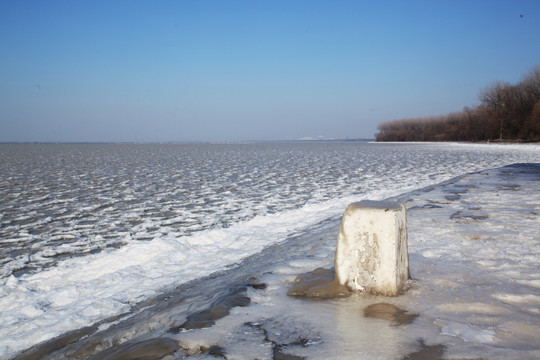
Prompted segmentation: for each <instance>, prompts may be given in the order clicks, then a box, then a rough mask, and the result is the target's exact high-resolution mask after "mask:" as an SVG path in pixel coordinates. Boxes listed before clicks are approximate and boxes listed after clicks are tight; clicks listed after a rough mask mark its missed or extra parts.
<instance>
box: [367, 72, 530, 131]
mask: <svg viewBox="0 0 540 360" xmlns="http://www.w3.org/2000/svg"><path fill="white" fill-rule="evenodd" d="M378 130H379V132H378V133H377V134H375V138H376V140H377V141H493V140H498V141H540V65H539V66H536V67H535V68H533V69H532V70H531V71H529V73H527V74H526V75H525V76H524V77H523V79H522V80H521V81H520V82H519V83H518V84H515V85H512V84H509V83H506V82H500V81H498V82H495V83H494V84H492V85H490V86H488V87H487V88H485V89H483V90H482V91H481V92H480V105H478V106H476V107H465V108H464V109H463V110H462V111H460V112H455V113H451V114H448V115H443V116H435V117H427V118H414V119H402V120H395V121H389V122H385V123H382V124H380V125H379V126H378Z"/></svg>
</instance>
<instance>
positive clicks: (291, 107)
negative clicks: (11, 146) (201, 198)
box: [0, 0, 540, 141]
mask: <svg viewBox="0 0 540 360" xmlns="http://www.w3.org/2000/svg"><path fill="white" fill-rule="evenodd" d="M537 64H540V1H539V0H529V1H524V0H506V1H497V0H485V1H480V0H463V1H461V0H448V1H433V0H429V1H409V0H407V1H371V0H370V1H360V0H357V1H340V0H335V1H330V0H324V1H319V0H310V1H294V0H283V1H281V0H250V1H235V0H227V1H226V0H216V1H209V0H178V1H150V0H148V1H138V0H126V1H114V0H107V1H100V0H87V1H82V0H64V1H58V0H47V1H42V0H39V1H38V0H35V1H32V0H22V1H12V0H0V141H244V140H292V139H300V138H305V137H313V138H314V137H318V136H322V137H325V138H347V137H348V138H359V137H372V136H373V135H374V133H375V132H376V130H377V125H378V124H379V123H380V122H383V121H388V120H394V119H401V118H406V117H418V116H430V115H441V114H446V113H448V112H452V111H459V110H461V109H462V108H463V107H464V106H471V105H475V104H477V103H478V94H479V91H480V90H481V89H482V88H484V87H486V86H487V85H489V84H490V83H492V82H494V81H496V80H500V81H507V82H510V83H515V82H518V81H519V80H520V79H521V78H522V76H523V75H524V74H525V73H526V72H528V71H529V70H530V69H531V68H532V67H533V66H535V65H537Z"/></svg>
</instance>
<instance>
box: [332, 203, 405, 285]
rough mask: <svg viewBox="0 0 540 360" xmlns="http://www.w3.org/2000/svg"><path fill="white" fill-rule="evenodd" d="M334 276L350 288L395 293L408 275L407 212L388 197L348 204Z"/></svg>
mask: <svg viewBox="0 0 540 360" xmlns="http://www.w3.org/2000/svg"><path fill="white" fill-rule="evenodd" d="M334 265H335V271H336V280H337V281H338V282H339V283H340V284H342V285H345V286H346V287H347V288H349V289H350V290H352V291H365V292H370V293H373V294H379V295H387V296H397V295H399V293H400V292H401V291H402V290H403V289H404V287H405V284H406V282H407V280H408V279H409V255H408V250H407V213H406V209H405V206H404V205H402V204H399V203H397V202H391V201H370V200H364V201H360V202H356V203H352V204H350V205H349V206H348V207H347V210H346V211H345V214H344V215H343V220H342V222H341V228H340V231H339V233H338V239H337V246H336V253H335V258H334Z"/></svg>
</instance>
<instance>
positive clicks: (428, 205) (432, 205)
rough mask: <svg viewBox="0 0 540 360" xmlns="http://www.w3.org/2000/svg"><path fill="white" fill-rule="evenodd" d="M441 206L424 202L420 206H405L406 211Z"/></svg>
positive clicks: (439, 207)
mask: <svg viewBox="0 0 540 360" xmlns="http://www.w3.org/2000/svg"><path fill="white" fill-rule="evenodd" d="M441 208H442V206H440V205H436V204H425V205H422V206H419V205H418V206H412V207H410V208H407V211H411V210H421V209H441Z"/></svg>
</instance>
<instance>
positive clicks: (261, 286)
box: [246, 283, 268, 290]
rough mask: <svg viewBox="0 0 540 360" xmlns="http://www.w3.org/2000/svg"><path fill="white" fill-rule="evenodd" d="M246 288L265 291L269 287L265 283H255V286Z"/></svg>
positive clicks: (250, 285)
mask: <svg viewBox="0 0 540 360" xmlns="http://www.w3.org/2000/svg"><path fill="white" fill-rule="evenodd" d="M246 286H249V287H251V288H253V289H255V290H264V289H266V288H267V287H268V285H266V284H265V283H253V284H247V285H246Z"/></svg>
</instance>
